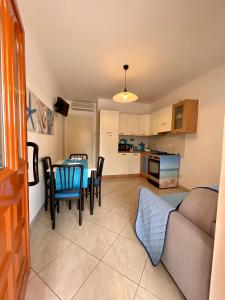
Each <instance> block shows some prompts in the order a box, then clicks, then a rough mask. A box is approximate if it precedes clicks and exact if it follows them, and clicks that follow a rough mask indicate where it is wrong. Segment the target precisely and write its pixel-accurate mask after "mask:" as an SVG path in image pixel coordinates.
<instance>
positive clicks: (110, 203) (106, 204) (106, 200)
mask: <svg viewBox="0 0 225 300" xmlns="http://www.w3.org/2000/svg"><path fill="white" fill-rule="evenodd" d="M118 203H119V200H118V199H115V198H113V197H110V196H108V195H106V196H103V197H102V207H103V208H106V209H112V208H113V207H115V206H116V205H118Z"/></svg>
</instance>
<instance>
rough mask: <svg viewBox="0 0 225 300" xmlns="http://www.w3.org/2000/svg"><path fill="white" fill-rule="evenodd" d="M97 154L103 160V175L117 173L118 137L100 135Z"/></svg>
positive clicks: (115, 135) (114, 135)
mask: <svg viewBox="0 0 225 300" xmlns="http://www.w3.org/2000/svg"><path fill="white" fill-rule="evenodd" d="M99 154H100V155H101V156H103V157H104V158H105V161H104V168H103V175H116V174H117V173H118V170H117V168H118V135H117V134H107V133H106V134H100V145H99Z"/></svg>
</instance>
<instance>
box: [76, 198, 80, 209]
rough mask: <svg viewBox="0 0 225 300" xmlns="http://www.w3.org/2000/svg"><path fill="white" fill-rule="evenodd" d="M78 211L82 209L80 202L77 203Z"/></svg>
mask: <svg viewBox="0 0 225 300" xmlns="http://www.w3.org/2000/svg"><path fill="white" fill-rule="evenodd" d="M77 209H80V202H79V200H78V201H77Z"/></svg>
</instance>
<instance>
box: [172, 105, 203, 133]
mask: <svg viewBox="0 0 225 300" xmlns="http://www.w3.org/2000/svg"><path fill="white" fill-rule="evenodd" d="M198 103H199V101H198V100H191V99H186V100H183V101H181V102H178V103H176V104H174V105H173V117H172V132H173V133H179V132H180V133H196V132H197V123H198Z"/></svg>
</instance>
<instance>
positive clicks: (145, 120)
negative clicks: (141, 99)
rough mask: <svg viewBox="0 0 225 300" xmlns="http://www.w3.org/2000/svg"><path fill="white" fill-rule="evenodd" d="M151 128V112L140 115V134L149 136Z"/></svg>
mask: <svg viewBox="0 0 225 300" xmlns="http://www.w3.org/2000/svg"><path fill="white" fill-rule="evenodd" d="M149 129H150V118H149V114H147V115H139V116H138V135H141V136H148V135H149Z"/></svg>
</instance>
